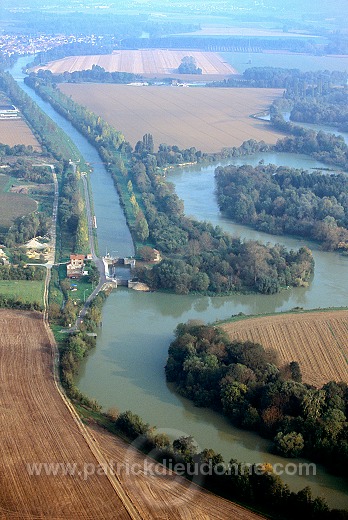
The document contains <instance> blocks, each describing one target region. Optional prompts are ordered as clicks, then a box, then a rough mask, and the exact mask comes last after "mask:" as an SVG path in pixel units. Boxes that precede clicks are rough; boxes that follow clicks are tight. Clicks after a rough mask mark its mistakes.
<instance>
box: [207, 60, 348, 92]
mask: <svg viewBox="0 0 348 520" xmlns="http://www.w3.org/2000/svg"><path fill="white" fill-rule="evenodd" d="M347 79H348V74H347V72H343V71H328V70H317V71H301V70H300V69H287V68H282V67H269V66H266V67H250V68H248V69H246V70H245V71H244V72H243V74H242V75H241V76H237V77H233V76H231V77H230V78H227V79H225V80H223V81H213V82H211V83H208V85H207V86H209V87H247V88H251V87H254V88H255V87H256V88H285V89H287V94H286V97H288V93H290V92H293V93H295V94H296V95H297V96H300V97H301V98H304V97H307V96H308V97H309V96H311V95H312V93H313V90H312V89H313V86H314V85H319V86H320V88H321V90H326V89H328V88H332V87H333V86H340V87H344V86H345V85H346V83H347Z"/></svg>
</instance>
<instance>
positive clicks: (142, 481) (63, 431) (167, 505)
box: [0, 310, 260, 520]
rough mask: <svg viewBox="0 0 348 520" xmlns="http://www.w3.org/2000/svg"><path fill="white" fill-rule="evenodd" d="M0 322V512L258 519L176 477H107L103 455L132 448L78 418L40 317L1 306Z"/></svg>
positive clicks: (122, 456) (120, 455) (124, 454)
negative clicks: (35, 469)
mask: <svg viewBox="0 0 348 520" xmlns="http://www.w3.org/2000/svg"><path fill="white" fill-rule="evenodd" d="M0 328H1V331H2V334H1V337H0V381H1V401H0V407H1V408H0V414H1V415H0V417H1V440H2V442H1V444H0V460H1V462H0V518H4V519H5V518H6V519H8V518H9V519H10V518H11V519H18V520H19V519H21V520H22V519H29V518H49V519H50V520H54V519H69V520H74V519H96V518H102V519H126V518H147V519H151V518H155V519H160V518H168V519H171V518H173V519H174V518H183V519H184V518H185V520H186V519H189V518H192V519H195V520H196V519H205V518H206V519H208V518H213V519H214V518H216V519H218V518H219V519H221V518H235V519H237V520H239V519H241V520H243V519H244V518H245V519H249V518H250V519H252V518H255V519H256V518H260V517H258V516H257V515H253V514H252V513H250V512H249V511H246V510H244V509H242V508H240V507H238V506H236V505H234V504H232V503H229V502H225V501H223V500H221V499H219V498H217V497H214V496H212V495H209V494H207V493H205V492H203V491H200V490H195V489H189V490H188V491H187V492H186V491H185V484H184V483H182V482H181V481H180V482H178V480H177V478H176V479H175V483H174V485H173V483H172V482H171V481H170V479H171V477H153V478H151V477H150V478H148V477H146V478H145V477H143V476H142V475H139V476H134V475H133V476H131V477H127V476H124V475H122V471H121V475H120V476H116V477H115V476H113V477H112V478H111V477H110V476H109V477H108V476H106V475H105V474H104V472H103V471H102V470H103V467H102V466H100V462H101V461H106V462H107V463H110V458H112V460H119V461H121V462H124V461H126V460H127V458H128V457H131V458H132V457H133V451H132V450H131V451H129V448H128V446H127V445H125V444H123V443H122V442H120V441H119V440H118V439H113V438H111V437H109V435H108V434H106V433H104V432H100V431H93V430H91V429H86V428H85V427H84V426H83V425H80V424H79V421H78V420H76V416H75V417H74V413H73V411H71V410H70V409H69V406H68V405H67V404H66V403H65V402H64V400H63V399H62V397H61V395H60V393H59V391H58V389H57V387H56V385H55V378H54V373H53V358H52V345H51V343H50V336H49V334H48V333H47V330H46V328H45V324H44V322H43V320H42V316H41V315H40V314H38V313H34V312H21V311H8V310H0ZM135 456H136V457H140V459H139V463H142V460H143V458H142V457H141V456H138V455H135ZM137 460H138V459H137ZM33 463H36V464H40V463H54V464H63V466H58V468H59V469H58V471H57V474H56V475H53V474H51V475H47V474H45V471H43V470H42V471H41V474H40V475H35V474H34V475H30V472H29V470H28V464H29V465H30V464H33ZM67 464H76V466H75V468H74V469H73V473H74V474H65V475H64V474H63V470H62V467H63V468H65V469H66V468H67V466H66V465H67ZM51 467H52V466H51ZM55 467H57V466H55ZM70 468H72V466H70ZM68 473H69V472H68ZM79 473H81V474H79ZM87 473H90V474H89V475H88V478H85V479H84V475H86V474H87ZM91 473H93V474H91ZM113 479H114V480H115V479H116V481H117V485H118V486H119V489H120V493H118V492H117V486H116V485H115V483H114V482H113ZM120 482H121V484H120ZM123 504H125V505H126V507H127V508H128V510H130V509H129V505H131V507H132V508H133V513H132V512H131V514H129V513H128V512H127V511H126V509H125V507H124V505H123Z"/></svg>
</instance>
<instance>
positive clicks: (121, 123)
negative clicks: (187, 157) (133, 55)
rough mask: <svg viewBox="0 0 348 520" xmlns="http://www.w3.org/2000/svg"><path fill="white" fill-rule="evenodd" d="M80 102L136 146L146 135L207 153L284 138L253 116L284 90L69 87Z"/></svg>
mask: <svg viewBox="0 0 348 520" xmlns="http://www.w3.org/2000/svg"><path fill="white" fill-rule="evenodd" d="M59 88H60V89H61V90H62V92H64V94H66V95H67V96H72V99H73V100H74V101H76V102H77V103H79V104H81V105H83V106H86V107H88V108H89V109H90V110H92V111H93V112H95V113H96V114H98V115H100V116H101V117H102V118H103V119H105V120H106V121H107V122H108V123H109V124H111V125H112V126H114V127H115V128H116V129H117V130H120V131H122V133H123V134H124V135H125V137H126V140H127V141H129V142H130V143H131V145H132V146H134V145H135V144H136V142H137V141H139V140H141V139H142V137H143V135H144V134H146V133H150V134H152V135H153V138H154V142H155V147H157V146H159V145H160V144H161V143H165V144H167V145H176V146H178V147H179V148H182V149H185V148H190V147H195V148H196V149H197V150H202V151H203V152H211V153H213V152H219V151H220V150H221V149H222V148H224V147H233V146H240V145H241V144H242V143H243V142H244V141H247V140H248V139H255V140H256V141H261V140H264V141H265V142H266V143H269V144H274V143H275V142H276V141H277V140H278V139H279V138H281V137H284V136H283V135H282V134H280V133H279V132H274V131H273V130H272V129H271V127H270V125H269V123H267V122H265V121H260V120H257V119H255V118H252V117H250V116H251V115H252V114H256V113H259V112H263V111H265V110H267V109H268V108H269V107H270V105H271V104H272V101H273V100H274V99H275V98H277V97H279V96H281V95H282V92H283V91H282V90H280V89H256V88H233V89H229V88H205V87H187V88H182V87H162V86H131V85H109V84H90V83H85V84H72V83H64V84H61V85H60V87H59Z"/></svg>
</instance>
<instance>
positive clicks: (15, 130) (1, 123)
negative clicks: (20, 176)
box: [0, 119, 41, 151]
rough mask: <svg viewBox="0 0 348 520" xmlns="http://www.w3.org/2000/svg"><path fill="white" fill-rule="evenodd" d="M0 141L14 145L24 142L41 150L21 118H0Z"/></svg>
mask: <svg viewBox="0 0 348 520" xmlns="http://www.w3.org/2000/svg"><path fill="white" fill-rule="evenodd" d="M0 143H2V144H8V145H9V146H14V145H16V144H24V145H26V146H30V145H31V146H32V147H33V148H34V150H37V151H41V147H40V145H39V143H38V141H37V140H36V138H35V136H34V135H33V133H32V131H31V130H30V128H29V127H28V125H27V124H26V122H25V121H23V119H0Z"/></svg>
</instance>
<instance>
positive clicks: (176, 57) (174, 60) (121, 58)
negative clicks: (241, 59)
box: [32, 49, 237, 80]
mask: <svg viewBox="0 0 348 520" xmlns="http://www.w3.org/2000/svg"><path fill="white" fill-rule="evenodd" d="M188 55H189V56H193V58H195V60H196V64H197V67H200V68H201V69H202V75H193V76H192V75H191V78H192V80H193V79H194V80H199V79H200V78H202V76H203V77H204V79H206V78H205V76H206V75H213V76H219V75H222V76H229V75H231V74H236V73H237V72H236V70H235V69H234V68H233V67H232V66H231V65H230V64H229V63H227V62H225V61H224V60H223V58H222V57H221V56H220V55H219V54H217V53H215V52H200V51H190V50H161V49H144V50H124V51H114V52H113V53H112V54H104V55H96V56H69V57H68V58H63V59H61V60H57V61H53V62H50V63H48V64H47V65H46V66H40V67H35V68H33V69H32V70H34V71H37V70H39V68H40V69H45V70H47V69H48V70H50V71H52V72H53V74H61V73H63V72H66V71H67V72H75V71H77V70H89V69H91V68H92V66H93V65H99V66H100V67H103V68H104V69H105V70H106V71H108V72H116V71H117V72H131V73H133V74H146V75H154V76H159V77H161V76H164V75H168V74H175V73H176V70H177V68H178V67H179V65H180V63H181V60H182V58H183V57H184V56H188ZM176 75H177V74H176Z"/></svg>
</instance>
